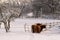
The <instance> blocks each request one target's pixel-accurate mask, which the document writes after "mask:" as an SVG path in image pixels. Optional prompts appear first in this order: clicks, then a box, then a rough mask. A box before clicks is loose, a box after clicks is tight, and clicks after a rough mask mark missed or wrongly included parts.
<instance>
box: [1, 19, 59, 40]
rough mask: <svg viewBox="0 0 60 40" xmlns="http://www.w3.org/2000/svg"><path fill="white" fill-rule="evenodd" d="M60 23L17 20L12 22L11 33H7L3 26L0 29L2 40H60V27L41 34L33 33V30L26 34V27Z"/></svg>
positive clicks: (41, 20) (39, 20) (40, 20)
mask: <svg viewBox="0 0 60 40" xmlns="http://www.w3.org/2000/svg"><path fill="white" fill-rule="evenodd" d="M57 21H58V22H60V20H50V19H48V20H47V19H16V20H15V21H12V22H11V28H10V32H8V33H6V32H5V29H4V26H3V24H2V25H1V26H2V28H1V29H0V40H60V29H59V27H58V26H56V27H52V28H50V29H49V30H46V31H42V32H41V33H39V34H38V33H31V29H29V31H27V32H25V30H24V25H25V24H26V26H28V27H29V28H30V27H31V25H32V24H34V23H50V22H57Z"/></svg>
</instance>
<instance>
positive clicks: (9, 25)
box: [8, 20, 10, 30]
mask: <svg viewBox="0 0 60 40" xmlns="http://www.w3.org/2000/svg"><path fill="white" fill-rule="evenodd" d="M9 29H10V20H8V30H9Z"/></svg>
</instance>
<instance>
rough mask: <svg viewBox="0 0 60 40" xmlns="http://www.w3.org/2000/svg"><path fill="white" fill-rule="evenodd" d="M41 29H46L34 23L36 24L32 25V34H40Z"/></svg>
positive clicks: (44, 26)
mask: <svg viewBox="0 0 60 40" xmlns="http://www.w3.org/2000/svg"><path fill="white" fill-rule="evenodd" d="M43 28H46V25H42V24H40V23H36V24H34V25H32V32H33V33H40V32H41V31H42V30H43Z"/></svg>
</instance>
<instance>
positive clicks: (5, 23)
mask: <svg viewBox="0 0 60 40" xmlns="http://www.w3.org/2000/svg"><path fill="white" fill-rule="evenodd" d="M4 26H5V30H6V32H8V26H7V22H4Z"/></svg>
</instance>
